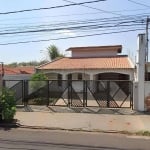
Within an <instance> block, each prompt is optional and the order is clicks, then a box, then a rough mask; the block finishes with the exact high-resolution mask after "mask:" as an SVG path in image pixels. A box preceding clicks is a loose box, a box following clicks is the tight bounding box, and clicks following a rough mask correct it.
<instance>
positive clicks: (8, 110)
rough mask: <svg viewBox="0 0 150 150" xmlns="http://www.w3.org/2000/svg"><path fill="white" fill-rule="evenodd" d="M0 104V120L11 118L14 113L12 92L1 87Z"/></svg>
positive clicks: (14, 105)
mask: <svg viewBox="0 0 150 150" xmlns="http://www.w3.org/2000/svg"><path fill="white" fill-rule="evenodd" d="M0 106H1V110H2V112H1V113H2V120H12V119H13V118H14V115H15V113H16V104H15V97H14V93H13V92H12V91H10V90H8V89H2V94H1V95H0Z"/></svg>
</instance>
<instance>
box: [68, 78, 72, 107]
mask: <svg viewBox="0 0 150 150" xmlns="http://www.w3.org/2000/svg"><path fill="white" fill-rule="evenodd" d="M70 82H71V81H70V80H68V107H70V105H71V103H70V100H71V99H70V98H71V94H72V93H71V83H70Z"/></svg>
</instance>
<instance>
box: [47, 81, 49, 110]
mask: <svg viewBox="0 0 150 150" xmlns="http://www.w3.org/2000/svg"><path fill="white" fill-rule="evenodd" d="M48 106H49V80H47V107H48Z"/></svg>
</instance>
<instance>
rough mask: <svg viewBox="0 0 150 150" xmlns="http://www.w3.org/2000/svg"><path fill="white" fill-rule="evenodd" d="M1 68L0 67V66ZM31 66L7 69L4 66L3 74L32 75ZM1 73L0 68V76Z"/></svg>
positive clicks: (0, 69)
mask: <svg viewBox="0 0 150 150" xmlns="http://www.w3.org/2000/svg"><path fill="white" fill-rule="evenodd" d="M0 67H1V66H0ZM34 72H35V71H34V67H33V66H23V67H8V66H4V74H5V75H6V74H7V75H15V74H33V73H34ZM1 73H2V68H0V74H1Z"/></svg>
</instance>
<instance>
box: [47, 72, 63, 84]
mask: <svg viewBox="0 0 150 150" xmlns="http://www.w3.org/2000/svg"><path fill="white" fill-rule="evenodd" d="M46 76H47V77H48V80H56V81H57V84H58V86H62V74H59V73H48V74H46Z"/></svg>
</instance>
